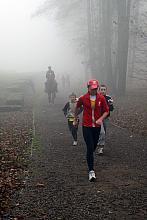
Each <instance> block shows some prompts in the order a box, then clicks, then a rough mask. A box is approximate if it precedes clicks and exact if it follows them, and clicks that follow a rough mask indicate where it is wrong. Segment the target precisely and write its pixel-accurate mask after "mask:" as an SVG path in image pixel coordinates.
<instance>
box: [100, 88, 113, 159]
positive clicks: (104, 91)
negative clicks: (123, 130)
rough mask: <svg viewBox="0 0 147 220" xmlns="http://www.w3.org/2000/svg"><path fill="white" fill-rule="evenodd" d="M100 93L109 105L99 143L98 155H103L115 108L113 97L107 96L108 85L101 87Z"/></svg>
mask: <svg viewBox="0 0 147 220" xmlns="http://www.w3.org/2000/svg"><path fill="white" fill-rule="evenodd" d="M100 93H101V94H102V95H103V96H104V97H105V99H106V102H107V105H108V107H109V114H108V116H107V117H106V118H105V119H104V120H103V124H102V125H101V132H100V137H99V142H98V154H99V155H103V153H104V152H103V151H104V146H105V142H106V129H107V126H108V123H109V117H110V112H111V111H113V109H114V106H113V99H112V97H111V96H110V95H107V87H106V85H101V86H100Z"/></svg>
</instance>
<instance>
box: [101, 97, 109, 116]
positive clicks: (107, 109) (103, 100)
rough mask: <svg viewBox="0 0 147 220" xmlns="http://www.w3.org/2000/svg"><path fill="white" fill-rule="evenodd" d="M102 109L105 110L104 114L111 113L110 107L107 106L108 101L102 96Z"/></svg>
mask: <svg viewBox="0 0 147 220" xmlns="http://www.w3.org/2000/svg"><path fill="white" fill-rule="evenodd" d="M102 109H103V113H104V112H109V107H108V105H107V102H106V99H105V98H104V97H103V96H102Z"/></svg>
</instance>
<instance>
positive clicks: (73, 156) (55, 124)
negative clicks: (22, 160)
mask: <svg viewBox="0 0 147 220" xmlns="http://www.w3.org/2000/svg"><path fill="white" fill-rule="evenodd" d="M40 106H41V107H39V108H37V112H36V131H37V133H38V134H39V137H40V142H41V144H40V145H41V146H40V147H39V149H37V150H34V151H33V157H32V159H31V162H30V165H29V176H28V179H27V180H26V187H25V188H24V189H23V190H22V191H21V193H20V194H18V195H15V197H14V200H15V201H17V204H14V209H13V210H12V212H11V216H13V217H15V218H16V219H26V220H39V219H40V220H43V219H48V220H52V219H62V220H70V219H75V220H79V219H81V220H86V219H88V220H90V219H91V220H93V219H100V220H107V219H112V220H115V219H116V220H123V219H125V220H130V219H131V220H146V219H147V172H146V171H147V146H146V145H145V143H147V140H145V139H143V138H142V137H141V136H132V135H131V134H130V133H129V132H128V131H127V130H124V129H119V128H117V127H114V126H112V125H111V126H110V128H109V132H108V139H107V146H106V151H105V156H103V157H99V156H98V155H96V157H95V171H96V176H97V181H96V182H95V183H90V182H89V181H88V174H87V165H86V160H85V153H86V152H85V144H84V142H83V138H82V135H81V129H80V131H79V145H78V146H76V147H73V146H72V142H71V138H70V134H69V132H68V128H67V124H66V121H65V118H64V116H63V114H62V111H61V109H62V107H63V106H62V105H61V104H55V105H54V106H50V107H48V105H47V104H46V105H45V104H42V105H40ZM10 219H11V218H10ZM12 219H13V218H12Z"/></svg>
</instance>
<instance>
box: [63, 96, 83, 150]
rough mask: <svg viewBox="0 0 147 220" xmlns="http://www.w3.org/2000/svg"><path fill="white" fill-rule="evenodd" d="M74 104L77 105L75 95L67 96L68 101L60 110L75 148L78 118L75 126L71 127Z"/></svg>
mask: <svg viewBox="0 0 147 220" xmlns="http://www.w3.org/2000/svg"><path fill="white" fill-rule="evenodd" d="M76 104H77V98H76V94H74V93H72V94H71V95H69V101H68V102H67V103H66V104H65V106H64V108H63V109H62V110H63V112H64V115H65V117H66V118H67V121H68V127H69V130H70V132H71V134H72V137H73V140H74V142H73V146H77V144H78V141H77V132H78V124H79V117H77V120H78V123H77V124H76V126H74V125H73V121H74V112H75V108H76ZM81 111H82V110H81ZM79 113H80V112H79Z"/></svg>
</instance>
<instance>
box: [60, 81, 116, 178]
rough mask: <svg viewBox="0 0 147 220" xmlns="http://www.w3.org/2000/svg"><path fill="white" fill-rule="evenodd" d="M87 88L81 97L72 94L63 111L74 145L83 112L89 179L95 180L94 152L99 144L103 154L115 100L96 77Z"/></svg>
mask: <svg viewBox="0 0 147 220" xmlns="http://www.w3.org/2000/svg"><path fill="white" fill-rule="evenodd" d="M87 89H88V91H87V93H86V94H84V95H82V96H81V97H79V98H77V97H76V94H74V93H72V94H70V95H69V101H68V102H67V103H66V104H65V106H64V108H63V112H64V115H65V116H66V118H67V122H68V127H69V130H70V132H71V134H72V137H73V145H74V146H77V145H78V135H77V132H78V125H79V114H80V113H81V112H83V116H82V131H83V138H84V141H85V143H86V147H87V155H86V158H87V165H88V174H89V181H95V180H96V175H95V171H94V152H95V151H96V148H97V146H98V154H99V155H103V150H104V146H105V141H106V130H107V125H108V121H109V117H110V111H113V100H112V98H111V96H109V95H108V94H107V87H106V85H100V84H99V82H98V80H96V79H92V80H89V81H88V83H87Z"/></svg>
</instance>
